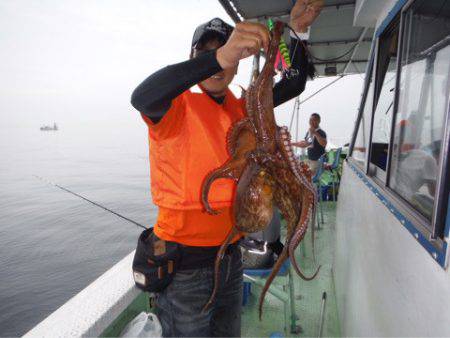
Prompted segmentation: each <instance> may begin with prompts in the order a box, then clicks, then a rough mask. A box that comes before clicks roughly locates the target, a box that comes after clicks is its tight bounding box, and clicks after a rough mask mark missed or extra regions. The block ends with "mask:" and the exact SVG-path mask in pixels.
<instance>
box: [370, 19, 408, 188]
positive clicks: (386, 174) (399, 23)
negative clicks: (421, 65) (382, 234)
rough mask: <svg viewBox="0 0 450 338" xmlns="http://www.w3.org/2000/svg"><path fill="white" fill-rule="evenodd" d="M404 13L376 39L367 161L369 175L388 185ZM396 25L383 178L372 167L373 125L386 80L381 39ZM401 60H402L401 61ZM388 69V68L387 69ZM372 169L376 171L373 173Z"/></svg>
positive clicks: (391, 22)
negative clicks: (393, 78) (395, 49)
mask: <svg viewBox="0 0 450 338" xmlns="http://www.w3.org/2000/svg"><path fill="white" fill-rule="evenodd" d="M402 17H403V15H402V13H399V14H397V15H394V17H393V18H392V20H391V21H390V22H389V24H387V25H386V27H384V29H383V30H382V31H381V32H380V33H379V34H378V36H377V39H376V46H377V48H376V60H375V78H374V88H373V90H374V93H373V101H372V113H371V118H370V131H369V144H368V151H367V161H366V166H367V169H366V173H367V175H369V176H371V177H373V178H374V179H375V180H376V181H378V182H379V184H381V185H385V186H387V182H388V181H389V177H390V175H389V173H390V171H389V169H390V159H391V155H390V154H391V149H392V144H393V126H394V125H395V124H394V123H395V117H396V115H397V102H396V101H397V100H398V89H397V88H398V84H399V79H400V77H399V75H400V73H399V69H400V68H399V65H400V62H401V60H400V56H401V54H400V51H401V47H402V45H403V44H402V40H403V39H402V26H403V24H402V23H403V21H402ZM395 26H398V38H397V39H398V42H397V63H396V74H395V85H394V102H393V106H392V121H391V130H390V133H389V134H390V135H389V137H390V138H389V144H388V154H387V162H386V171H385V172H384V173H383V174H382V176H383V179H384V180H383V179H381V177H379V176H377V175H376V172H379V171H380V170H378V169H376V168H374V169H373V170H372V169H371V168H372V167H376V166H375V164H373V163H371V161H370V159H371V158H372V137H373V127H374V122H375V113H376V110H377V109H376V108H377V105H378V100H379V99H380V94H381V90H382V88H383V81H384V77H383V81H380V80H381V74H380V72H379V61H380V60H379V59H380V48H379V46H380V40H381V39H382V38H384V37H385V36H386V35H387V34H389V33H391V32H392V31H393V30H394V29H395ZM399 61H400V62H399ZM386 71H387V70H386ZM384 76H386V74H384ZM380 82H381V83H380ZM372 171H373V172H374V173H372Z"/></svg>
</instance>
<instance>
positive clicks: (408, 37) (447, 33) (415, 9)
mask: <svg viewBox="0 0 450 338" xmlns="http://www.w3.org/2000/svg"><path fill="white" fill-rule="evenodd" d="M446 3H447V4H446ZM449 7H450V6H448V2H447V1H429V0H421V1H420V0H417V1H415V2H414V3H413V4H412V5H411V7H410V8H409V9H408V10H407V11H406V12H405V13H404V17H403V19H404V20H403V21H404V22H403V30H404V34H403V36H404V40H403V50H402V57H401V74H400V85H399V101H398V109H397V115H396V120H395V124H394V131H393V142H392V159H391V166H390V172H391V173H390V180H389V186H390V187H391V188H392V189H393V190H394V191H395V192H396V193H398V194H399V195H400V196H401V197H402V198H403V199H404V200H406V201H407V202H408V203H409V204H410V205H412V206H413V207H414V209H416V210H417V211H418V212H419V213H420V214H421V215H422V216H424V217H425V218H426V219H427V220H428V221H430V223H431V220H432V215H433V210H434V202H435V195H436V191H437V188H438V184H437V182H438V176H439V175H438V173H439V166H440V161H442V159H441V150H442V148H443V144H442V140H443V136H444V126H445V123H446V120H445V118H446V114H447V110H448V99H449V71H450V67H449V60H450V19H449V18H450V13H449V9H450V8H449ZM391 87H392V86H391V85H388V88H387V90H388V91H389V90H390V89H389V88H391ZM380 96H381V95H380ZM383 109H385V108H383ZM380 114H384V112H383V111H381V112H380ZM375 123H376V122H375Z"/></svg>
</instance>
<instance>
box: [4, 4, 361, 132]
mask: <svg viewBox="0 0 450 338" xmlns="http://www.w3.org/2000/svg"><path fill="white" fill-rule="evenodd" d="M216 16H217V17H221V18H223V19H225V20H226V21H228V22H229V23H232V21H231V19H230V18H229V17H228V16H227V14H226V12H225V11H224V10H223V8H222V7H221V6H220V4H219V2H218V1H215V0H184V1H183V0H171V1H160V0H128V1H119V0H89V1H88V0H77V1H73V0H64V1H60V0H59V1H58V0H40V1H31V0H27V1H25V0H2V1H0V78H1V82H0V128H3V130H4V128H13V127H24V126H28V127H38V126H40V125H42V124H46V123H48V124H49V123H53V122H54V121H56V122H57V123H59V124H60V125H64V124H66V125H67V124H69V125H77V124H92V125H94V124H98V125H106V124H111V125H129V126H137V125H139V128H143V125H142V123H141V121H140V120H139V119H138V118H137V115H136V112H135V111H134V110H133V108H132V107H131V105H130V103H129V99H130V95H131V92H132V90H133V89H134V88H135V87H136V86H137V85H138V84H139V83H140V82H141V81H142V80H144V79H145V78H146V77H147V76H148V75H150V74H151V73H153V72H154V71H156V70H158V69H160V68H162V67H164V66H166V65H169V64H173V63H176V62H181V61H184V60H186V59H187V58H188V55H189V48H190V41H191V39H192V34H193V32H194V30H195V27H196V26H197V25H199V24H200V23H203V22H206V21H208V20H209V19H211V18H213V17H216ZM250 67H251V59H250V58H249V59H246V60H243V61H242V62H241V65H240V68H239V72H238V74H237V76H236V77H235V80H234V83H237V84H240V85H242V86H244V87H247V85H248V80H249V74H250ZM332 80H333V78H325V79H316V80H314V81H310V82H308V84H307V89H306V90H305V92H304V93H303V94H302V96H301V98H302V99H304V98H306V97H308V96H309V95H310V94H312V93H313V92H314V91H315V90H317V89H319V88H320V87H322V86H323V85H325V84H326V83H328V82H330V81H332ZM361 92H362V76H361V75H353V76H348V77H346V78H344V79H342V80H340V81H339V82H337V83H336V84H335V85H333V86H332V87H330V88H329V89H327V90H325V91H324V92H323V93H321V94H319V95H317V96H315V97H314V98H313V99H311V100H309V101H308V102H307V103H305V104H303V105H302V106H301V108H300V120H299V125H300V127H299V135H304V133H305V132H306V129H307V119H308V117H309V115H310V113H312V112H318V113H320V114H321V115H322V121H323V122H322V126H323V128H324V129H325V130H326V131H328V134H329V135H330V137H331V140H333V138H334V139H335V140H337V139H339V140H340V139H348V138H349V137H350V135H351V132H352V130H353V124H354V120H355V114H356V110H357V106H358V103H359V100H360V95H361ZM292 108H293V101H291V102H289V103H286V104H284V105H283V106H281V107H279V108H277V110H276V114H277V120H278V123H279V124H280V125H282V124H289V121H290V114H291V113H292Z"/></svg>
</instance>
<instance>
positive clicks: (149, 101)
mask: <svg viewBox="0 0 450 338" xmlns="http://www.w3.org/2000/svg"><path fill="white" fill-rule="evenodd" d="M294 52H295V55H294ZM290 58H291V60H292V65H291V67H292V68H293V69H296V70H297V71H298V76H295V77H291V78H289V79H288V78H287V77H283V78H282V79H281V80H280V81H279V82H277V83H276V84H275V86H274V88H273V103H274V106H275V107H276V106H278V105H280V104H282V103H284V102H286V101H288V100H290V99H292V98H294V97H296V96H298V95H299V94H300V93H301V92H303V90H304V89H305V84H306V79H307V76H308V75H310V76H312V75H313V73H314V70H313V67H312V64H310V63H309V61H308V57H307V53H306V50H305V47H304V46H303V44H302V43H300V42H299V41H298V40H296V39H294V38H291V48H290ZM221 70H222V68H221V67H220V65H219V63H218V62H217V59H216V51H215V50H212V51H209V52H206V53H203V54H201V55H199V56H198V57H195V58H192V59H190V60H187V61H184V62H181V63H177V64H174V65H170V66H167V67H165V68H162V69H160V70H159V71H157V72H156V73H153V74H152V75H150V76H149V77H148V78H147V79H145V80H144V81H143V82H142V83H141V84H140V85H139V86H138V87H137V88H136V89H135V90H134V92H133V94H132V96H131V104H132V105H133V107H134V108H136V109H137V110H138V111H139V112H141V113H142V114H144V115H145V116H147V117H148V118H150V119H151V120H152V122H154V123H158V122H159V121H160V120H161V118H162V117H163V116H164V114H165V113H166V112H167V111H168V110H169V108H170V106H171V103H172V100H173V99H174V98H176V97H177V96H178V95H180V94H181V93H183V92H184V91H185V90H187V89H189V88H190V87H192V86H193V85H195V84H197V83H199V82H201V81H203V80H206V79H207V78H209V77H211V76H212V75H214V74H216V73H218V72H220V71H221ZM216 100H217V99H216ZM219 100H220V98H219ZM222 101H223V98H222Z"/></svg>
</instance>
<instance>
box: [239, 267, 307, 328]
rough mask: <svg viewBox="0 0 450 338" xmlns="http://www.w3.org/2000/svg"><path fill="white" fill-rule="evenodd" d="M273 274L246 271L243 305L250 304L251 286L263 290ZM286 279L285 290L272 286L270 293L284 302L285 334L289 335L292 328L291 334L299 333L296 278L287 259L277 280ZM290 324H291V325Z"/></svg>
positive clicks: (252, 270)
mask: <svg viewBox="0 0 450 338" xmlns="http://www.w3.org/2000/svg"><path fill="white" fill-rule="evenodd" d="M271 272H272V268H270V269H244V288H243V289H244V292H243V299H242V305H243V306H245V305H247V303H248V297H249V296H250V293H251V285H252V284H256V285H258V286H260V287H261V288H263V287H264V285H265V283H266V278H267V277H269V275H270V273H271ZM280 277H281V278H284V281H283V282H284V283H283V288H282V289H281V288H280V287H279V286H277V285H274V284H272V285H270V287H269V290H267V292H268V293H270V294H271V295H273V296H275V297H276V298H278V299H279V300H281V301H282V302H283V308H284V332H285V333H286V334H288V328H289V326H290V329H291V333H298V330H299V328H298V327H297V316H296V314H295V303H294V302H295V289H294V278H293V275H292V271H291V263H290V261H289V259H287V260H286V261H285V262H284V263H283V265H282V266H281V268H280V271H278V274H277V278H280ZM289 322H290V323H289ZM289 324H290V325H289Z"/></svg>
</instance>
